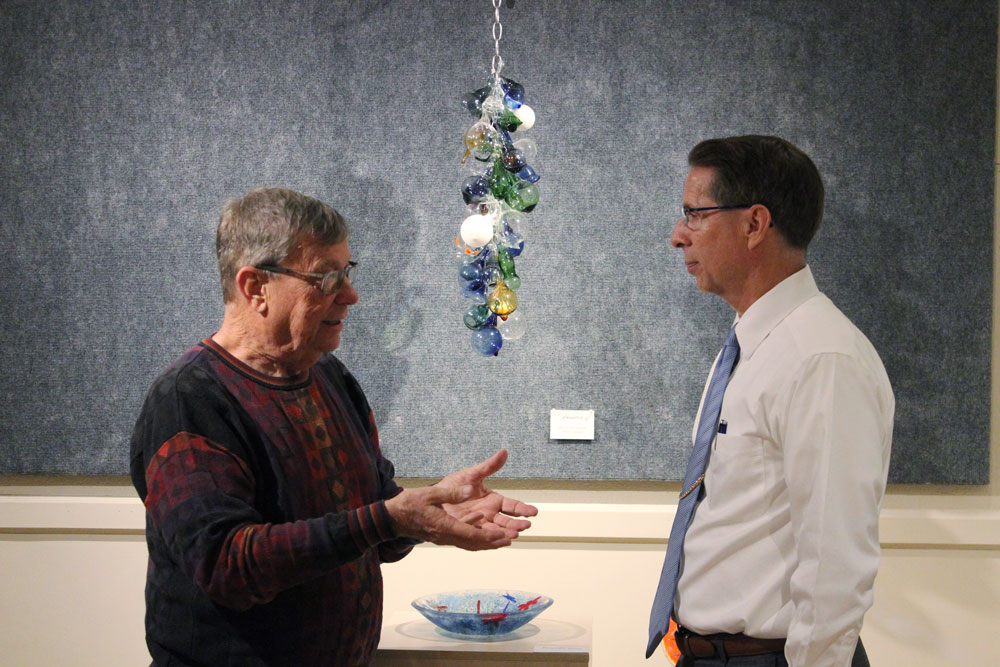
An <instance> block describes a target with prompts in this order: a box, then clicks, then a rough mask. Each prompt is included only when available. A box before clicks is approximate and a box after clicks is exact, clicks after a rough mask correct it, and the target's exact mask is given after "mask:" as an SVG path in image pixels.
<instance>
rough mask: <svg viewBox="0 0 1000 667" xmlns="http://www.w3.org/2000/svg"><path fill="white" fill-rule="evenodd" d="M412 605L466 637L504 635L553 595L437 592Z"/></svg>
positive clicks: (545, 605)
mask: <svg viewBox="0 0 1000 667" xmlns="http://www.w3.org/2000/svg"><path fill="white" fill-rule="evenodd" d="M410 604H412V605H413V608H414V609H416V610H417V611H419V612H420V613H421V614H423V615H424V617H425V618H427V620H429V621H430V622H431V623H433V624H434V625H436V626H438V627H439V628H441V629H442V630H445V631H447V632H453V633H455V634H457V635H466V636H494V635H505V634H507V633H509V632H513V631H514V630H517V629H518V628H520V627H521V626H522V625H524V624H525V623H527V622H528V621H530V620H531V619H533V618H535V617H536V616H538V615H539V614H541V613H542V612H543V611H545V610H546V609H548V608H549V607H551V606H552V598H550V597H547V596H545V595H539V594H537V593H528V592H525V591H509V590H500V589H497V590H469V591H452V592H450V593H435V594H433V595H424V596H422V597H419V598H417V599H416V600H414V601H413V602H411V603H410Z"/></svg>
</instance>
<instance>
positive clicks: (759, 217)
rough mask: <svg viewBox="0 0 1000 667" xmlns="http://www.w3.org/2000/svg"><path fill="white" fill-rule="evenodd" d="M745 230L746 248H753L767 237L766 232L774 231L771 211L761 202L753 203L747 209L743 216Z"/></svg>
mask: <svg viewBox="0 0 1000 667" xmlns="http://www.w3.org/2000/svg"><path fill="white" fill-rule="evenodd" d="M745 220H746V222H745V224H746V230H747V248H748V249H750V250H753V249H754V248H756V247H757V246H759V245H760V244H761V243H763V241H764V239H765V238H767V236H768V234H772V233H776V230H775V229H774V221H773V220H772V219H771V211H770V210H769V209H768V208H767V207H766V206H764V205H763V204H754V205H753V206H751V207H750V208H749V209H748V210H747V216H746V218H745Z"/></svg>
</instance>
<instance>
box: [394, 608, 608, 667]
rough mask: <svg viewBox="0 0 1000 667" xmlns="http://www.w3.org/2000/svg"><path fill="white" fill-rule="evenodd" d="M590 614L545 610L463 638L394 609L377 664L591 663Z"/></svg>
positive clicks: (434, 666)
mask: <svg viewBox="0 0 1000 667" xmlns="http://www.w3.org/2000/svg"><path fill="white" fill-rule="evenodd" d="M590 632H591V621H590V619H579V618H572V619H563V618H560V617H558V616H552V617H548V616H546V614H542V615H540V616H538V617H537V618H535V619H534V620H533V621H531V622H530V623H528V624H527V625H524V626H522V627H520V628H518V629H517V630H515V631H514V632H511V633H509V634H506V635H501V636H499V637H477V638H464V637H463V638H460V637H458V636H456V635H453V634H449V633H445V632H444V631H443V630H440V629H439V628H438V627H437V626H436V625H434V624H433V623H431V622H430V621H428V620H427V619H425V618H424V617H423V616H421V615H420V614H419V613H417V612H416V611H412V612H407V611H401V612H395V613H392V614H389V615H387V616H386V618H385V619H384V621H383V623H382V639H381V641H380V643H379V647H378V653H376V655H375V666H376V667H402V666H404V665H407V666H410V665H412V666H414V667H452V666H454V665H458V666H465V665H470V666H471V665H506V664H515V663H517V664H520V663H528V664H530V665H534V666H542V665H544V666H546V667H563V666H566V667H569V666H572V667H581V665H589V664H590V643H591V635H590Z"/></svg>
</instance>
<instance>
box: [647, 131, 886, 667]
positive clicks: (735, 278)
mask: <svg viewBox="0 0 1000 667" xmlns="http://www.w3.org/2000/svg"><path fill="white" fill-rule="evenodd" d="M688 160H689V163H690V165H691V171H690V173H689V175H688V177H687V183H686V185H685V187H684V200H683V207H684V211H683V217H682V218H681V219H680V220H679V221H678V222H677V224H676V225H675V227H674V230H673V234H672V235H671V237H670V241H671V244H672V245H673V246H674V247H675V248H677V249H679V250H682V251H683V252H684V264H685V266H686V267H687V270H688V272H689V273H690V274H691V275H693V276H694V277H695V279H696V280H697V283H698V288H699V289H701V290H702V291H705V292H709V293H711V294H716V295H718V296H720V297H722V299H724V300H725V301H726V303H728V304H729V305H730V306H732V308H733V310H734V311H735V312H736V324H735V325H734V326H733V328H732V329H731V330H730V333H729V336H728V337H727V339H726V344H725V345H724V346H723V351H722V352H721V353H720V354H719V357H718V359H717V360H716V364H715V367H714V369H713V373H712V375H711V379H710V380H709V382H708V384H707V386H706V390H705V393H704V395H703V397H702V403H701V407H700V408H699V411H698V412H699V418H698V419H696V427H695V429H694V431H695V433H694V436H695V437H694V441H695V447H694V452H693V453H692V456H691V461H690V462H689V464H688V471H687V474H686V476H685V482H684V484H683V486H682V489H681V499H680V501H679V503H678V508H677V515H676V518H675V521H674V527H673V529H672V530H671V533H670V543H669V545H668V548H667V556H666V558H665V559H664V565H663V572H662V574H661V578H660V585H659V589H658V590H657V594H656V597H655V599H654V602H653V609H652V612H651V614H650V625H649V630H650V637H649V644H648V646H647V654H646V655H647V657H648V656H649V655H650V654H651V653H652V652H653V650H654V649H655V647H656V646H657V644H658V643H659V642H660V639H661V638H662V637H663V636H664V634H665V633H667V632H668V630H667V628H668V626H669V623H670V618H671V616H673V618H674V619H676V622H677V624H678V625H679V626H680V628H679V630H678V631H677V632H676V635H675V636H676V640H677V644H678V645H679V647H680V650H681V653H682V656H681V662H680V663H678V664H679V665H684V666H686V667H687V666H698V667H701V666H705V667H710V666H711V667H714V666H715V665H723V664H726V665H729V666H730V667H739V666H746V667H750V666H751V665H752V666H758V665H776V666H782V665H793V666H794V667H847V666H848V665H851V664H854V665H867V664H868V662H867V659H866V658H865V655H864V649H863V647H862V646H861V643H860V641H859V638H858V637H859V632H860V630H861V622H862V617H863V616H864V613H865V611H867V609H868V608H869V607H870V606H871V604H872V584H873V581H874V579H875V572H876V570H877V568H878V563H879V540H878V514H879V507H880V504H881V501H882V496H883V494H884V492H885V485H886V475H887V473H888V465H889V448H890V444H891V441H892V426H893V411H894V408H895V401H894V398H893V394H892V388H891V387H890V385H889V379H888V377H887V376H886V372H885V369H884V368H883V366H882V362H881V361H880V360H879V356H878V354H877V353H876V351H875V349H874V348H873V347H872V345H871V343H870V342H869V341H868V339H867V338H866V337H865V336H864V334H862V333H861V331H859V330H858V328H857V327H855V326H854V325H853V324H852V323H851V322H850V321H849V320H848V319H847V318H846V317H845V316H844V315H843V313H841V312H840V310H838V309H837V307H836V306H834V304H833V303H832V302H831V301H830V300H829V299H828V298H827V297H826V296H824V295H823V294H822V293H821V292H820V291H819V290H818V289H817V287H816V283H815V281H814V280H813V276H812V272H811V271H810V269H809V267H808V266H807V264H806V247H807V246H808V244H809V241H810V240H811V239H812V237H813V234H815V232H816V229H817V228H818V227H819V223H820V219H821V218H822V215H823V184H822V181H821V180H820V176H819V172H818V171H817V169H816V167H815V165H814V164H813V162H812V160H810V159H809V157H808V156H807V155H806V154H805V153H803V152H802V151H800V150H799V149H798V148H796V147H795V146H793V145H791V144H790V143H788V142H787V141H784V140H782V139H778V138H776V137H762V136H747V137H731V138H728V139H712V140H708V141H704V142H701V143H700V144H698V145H697V146H695V147H694V149H692V151H691V153H690V154H689V156H688ZM692 517H693V518H692ZM852 659H853V663H852Z"/></svg>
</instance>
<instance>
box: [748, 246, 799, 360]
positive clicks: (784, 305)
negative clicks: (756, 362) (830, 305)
mask: <svg viewBox="0 0 1000 667" xmlns="http://www.w3.org/2000/svg"><path fill="white" fill-rule="evenodd" d="M817 294H819V288H818V287H816V281H815V279H813V274H812V270H811V269H810V268H809V266H808V265H807V266H806V267H805V268H803V269H800V270H799V271H796V272H795V273H793V274H792V275H790V276H788V277H787V278H785V279H784V280H782V281H781V282H780V283H778V284H777V285H775V286H774V287H772V288H771V289H770V290H769V291H768V292H766V293H765V294H764V295H763V296H761V297H760V298H759V299H757V300H756V301H754V302H753V303H752V304H751V305H750V307H749V308H747V309H746V312H744V313H743V317H737V318H736V339H737V340H738V341H739V343H740V358H741V359H749V358H750V357H751V356H752V355H753V353H754V350H756V349H757V346H758V345H760V344H761V342H763V340H764V339H765V338H767V336H768V334H770V333H771V330H772V329H774V327H776V326H777V325H778V323H779V322H781V321H782V320H783V319H785V317H786V316H787V315H788V314H789V313H791V312H792V311H793V310H795V309H796V308H798V307H799V306H801V305H802V304H803V303H805V302H806V301H807V300H809V299H810V298H812V297H814V296H816V295H817Z"/></svg>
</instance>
